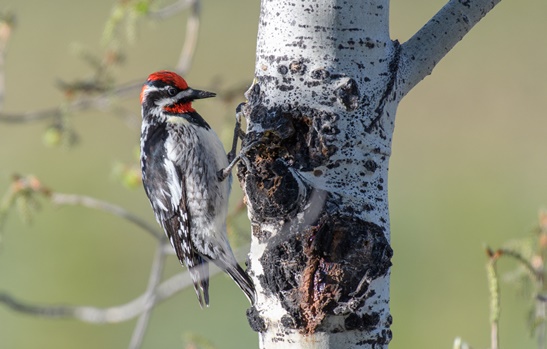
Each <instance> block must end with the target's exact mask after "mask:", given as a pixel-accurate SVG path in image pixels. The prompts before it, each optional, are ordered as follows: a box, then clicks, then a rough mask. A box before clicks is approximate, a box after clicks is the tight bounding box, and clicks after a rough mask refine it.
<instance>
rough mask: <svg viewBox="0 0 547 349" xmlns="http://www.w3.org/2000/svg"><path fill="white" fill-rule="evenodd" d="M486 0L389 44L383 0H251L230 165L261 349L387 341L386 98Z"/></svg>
mask: <svg viewBox="0 0 547 349" xmlns="http://www.w3.org/2000/svg"><path fill="white" fill-rule="evenodd" d="M495 3H496V2H495V1H471V0H456V1H451V2H449V4H448V5H447V6H445V7H444V8H443V10H441V12H439V14H438V15H436V16H435V17H434V18H433V19H432V20H431V22H430V23H429V24H428V25H426V26H425V27H424V29H422V30H421V31H420V33H418V34H417V36H415V37H413V38H412V39H410V40H409V42H408V43H406V44H405V45H402V46H401V45H399V43H398V42H397V41H392V40H391V39H390V36H389V19H388V14H389V1H388V0H376V1H374V0H354V1H349V0H346V1H342V0H286V1H274V0H262V6H261V14H260V24H259V32H258V44H257V59H256V70H255V77H256V78H255V82H254V84H253V86H252V87H251V88H250V90H249V91H248V92H247V98H248V103H247V105H246V107H245V108H244V114H245V116H246V118H247V123H248V127H247V137H246V139H245V141H244V145H243V146H244V152H245V157H246V161H245V162H244V165H242V166H240V168H239V173H238V175H239V179H240V181H241V183H242V186H243V189H244V191H245V194H246V201H247V205H248V209H249V216H250V219H251V223H252V230H253V241H252V245H251V256H250V262H251V263H250V273H251V275H252V277H253V279H254V281H255V285H256V288H257V292H258V300H257V303H256V304H255V306H254V307H253V308H251V309H250V310H249V313H248V315H249V320H250V323H251V326H252V327H253V328H254V329H255V330H257V331H258V332H259V333H260V345H261V348H381V347H387V345H388V343H389V341H390V340H391V331H390V325H391V315H390V314H389V267H390V266H391V256H392V250H391V247H390V246H389V239H390V228H389V211H388V200H387V175H388V164H389V158H390V154H391V139H392V135H393V128H394V122H395V112H396V109H397V105H398V103H399V101H400V100H401V98H402V96H404V95H405V94H406V93H407V92H408V91H409V90H410V89H411V88H412V87H413V86H414V85H415V84H416V83H417V82H419V81H420V80H421V79H422V78H423V77H425V76H426V75H427V74H429V73H430V72H431V70H432V69H433V66H434V65H435V64H436V62H438V60H439V59H440V58H442V57H443V56H444V54H446V53H447V52H448V51H449V50H450V48H451V47H453V46H454V45H455V43H456V42H457V41H458V40H459V39H461V37H463V35H464V34H465V33H466V32H467V31H468V30H469V29H470V28H471V27H472V26H473V24H475V23H476V22H477V21H478V20H479V19H480V18H481V17H482V16H483V15H484V14H485V13H486V12H487V10H489V9H491V8H492V7H493V5H494V4H495ZM465 10H468V13H464V12H465ZM461 21H463V22H465V24H461V23H460V22H461ZM454 28H456V29H457V30H455V31H452V30H453V29H454ZM437 32H439V33H441V34H439V33H437Z"/></svg>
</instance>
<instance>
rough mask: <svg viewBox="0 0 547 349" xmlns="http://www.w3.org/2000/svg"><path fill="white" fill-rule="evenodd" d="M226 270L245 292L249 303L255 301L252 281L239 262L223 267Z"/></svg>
mask: <svg viewBox="0 0 547 349" xmlns="http://www.w3.org/2000/svg"><path fill="white" fill-rule="evenodd" d="M225 270H226V272H227V273H228V275H230V277H231V278H232V279H233V280H234V281H235V283H236V284H237V285H238V286H239V288H240V289H241V290H242V291H243V293H245V296H247V299H248V300H249V302H251V305H252V304H254V303H255V299H256V292H255V287H254V284H253V281H252V280H251V278H250V277H249V275H248V274H247V273H246V272H245V271H244V270H243V269H242V268H241V267H240V266H239V264H235V265H229V266H227V268H225Z"/></svg>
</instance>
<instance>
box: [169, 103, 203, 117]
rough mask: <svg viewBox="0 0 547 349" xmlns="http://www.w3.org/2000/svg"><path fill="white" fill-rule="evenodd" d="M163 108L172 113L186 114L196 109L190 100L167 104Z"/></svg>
mask: <svg viewBox="0 0 547 349" xmlns="http://www.w3.org/2000/svg"><path fill="white" fill-rule="evenodd" d="M163 110H165V111H166V112H167V113H171V114H184V113H190V112H194V111H196V110H195V109H194V108H192V103H190V102H186V103H178V104H172V105H167V106H165V107H163Z"/></svg>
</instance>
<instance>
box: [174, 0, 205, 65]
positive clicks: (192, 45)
mask: <svg viewBox="0 0 547 349" xmlns="http://www.w3.org/2000/svg"><path fill="white" fill-rule="evenodd" d="M186 2H190V3H191V5H192V9H191V12H190V17H188V20H187V22H186V38H185V39H184V45H183V46H182V51H181V53H180V57H179V61H178V63H177V66H176V71H177V72H178V73H180V74H182V75H186V74H187V73H188V71H189V70H190V66H191V64H192V58H194V53H195V51H196V46H197V43H198V34H199V15H200V12H201V3H200V1H199V0H193V1H186Z"/></svg>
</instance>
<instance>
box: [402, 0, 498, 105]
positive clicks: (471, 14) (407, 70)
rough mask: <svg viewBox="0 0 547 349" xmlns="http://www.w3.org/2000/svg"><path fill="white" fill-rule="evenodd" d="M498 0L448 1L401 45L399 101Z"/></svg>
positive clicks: (429, 72)
mask: <svg viewBox="0 0 547 349" xmlns="http://www.w3.org/2000/svg"><path fill="white" fill-rule="evenodd" d="M500 1H501V0H450V1H449V2H448V3H447V4H446V5H445V6H444V7H443V8H442V9H441V10H440V11H439V12H437V14H436V15H435V16H433V18H431V19H430V20H429V22H427V24H426V25H424V26H423V27H422V28H421V29H420V30H419V31H418V32H417V33H416V34H415V35H414V36H413V37H412V38H410V39H409V40H408V41H407V42H405V43H404V44H403V45H402V51H401V60H400V63H399V92H400V93H399V94H398V98H399V99H401V98H402V97H403V96H405V95H406V94H407V93H408V92H409V91H410V90H411V89H412V88H413V87H414V86H415V85H416V84H418V83H419V82H420V81H421V80H422V79H424V78H425V77H426V76H427V75H429V74H431V72H432V71H433V68H435V66H436V65H437V63H438V62H439V61H440V60H441V59H442V58H443V57H444V56H445V55H446V54H447V53H448V52H449V51H450V50H451V49H452V48H453V47H454V46H455V45H456V44H457V43H458V42H459V41H460V40H461V39H462V38H463V37H464V36H465V35H466V34H467V33H468V32H469V31H470V30H471V28H473V26H474V25H475V24H477V23H478V22H479V21H480V20H481V19H482V18H483V17H484V16H485V15H486V14H487V13H488V12H489V11H490V10H491V9H493V8H494V6H496V5H497V4H498V3H499V2H500Z"/></svg>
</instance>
